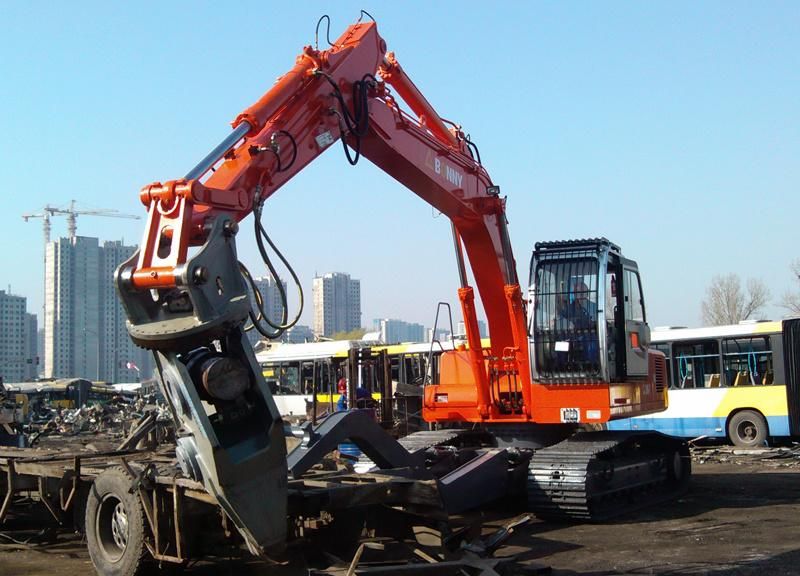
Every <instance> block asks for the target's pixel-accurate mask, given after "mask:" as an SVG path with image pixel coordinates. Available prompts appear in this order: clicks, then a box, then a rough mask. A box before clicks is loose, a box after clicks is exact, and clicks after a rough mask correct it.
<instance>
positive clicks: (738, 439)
mask: <svg viewBox="0 0 800 576" xmlns="http://www.w3.org/2000/svg"><path fill="white" fill-rule="evenodd" d="M768 434H769V430H768V429H767V421H766V420H764V417H763V416H762V415H761V414H759V413H758V412H755V411H753V410H742V411H741V412H737V413H736V414H734V415H733V417H732V418H731V419H730V421H729V422H728V438H730V440H731V442H733V444H734V445H735V446H739V447H740V448H756V447H758V446H764V444H766V442H767V436H768Z"/></svg>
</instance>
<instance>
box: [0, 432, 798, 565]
mask: <svg viewBox="0 0 800 576" xmlns="http://www.w3.org/2000/svg"><path fill="white" fill-rule="evenodd" d="M693 466H694V477H693V480H692V484H691V489H690V491H689V493H688V494H686V495H685V496H684V497H683V498H681V499H679V500H677V501H673V502H669V503H664V504H661V505H658V506H656V507H654V508H651V509H649V510H646V511H640V512H638V513H636V514H634V515H631V516H629V517H624V518H621V519H618V520H617V521H615V522H611V523H606V524H603V525H585V524H584V525H558V524H549V523H545V522H540V521H538V520H533V521H531V522H530V523H528V524H527V525H525V526H524V527H521V528H519V529H517V531H516V532H515V533H514V535H513V536H512V537H511V539H510V540H509V541H508V543H507V546H506V547H505V548H503V549H502V551H501V554H502V555H507V554H517V555H518V557H519V559H520V561H521V562H524V563H530V564H534V565H541V566H545V567H550V569H551V572H550V573H551V574H554V575H556V576H559V575H578V574H580V575H592V576H595V575H601V574H633V575H643V574H670V575H683V574H711V575H715V576H722V575H734V574H735V575H740V574H741V575H749V574H753V575H756V574H757V575H759V576H764V575H773V574H774V575H780V574H800V547H798V544H797V543H798V542H800V522H798V517H800V460H799V459H798V455H797V454H795V453H794V452H793V451H791V450H788V449H783V450H771V451H767V452H759V451H757V452H752V451H745V452H743V453H742V452H738V451H734V450H731V449H726V448H720V447H704V448H700V449H697V450H695V452H694V465H693ZM513 516H516V514H515V513H514V511H503V512H499V511H494V512H491V513H488V514H487V515H486V517H485V522H486V529H487V530H488V529H491V528H492V527H496V526H497V525H500V524H502V523H503V522H504V521H506V520H507V519H508V518H510V517H513ZM31 527H32V525H31V524H30V521H29V522H28V523H27V524H23V523H21V522H20V521H19V520H13V519H12V521H11V522H9V525H7V526H4V527H2V531H0V575H3V576H17V575H20V576H22V575H25V576H39V575H41V576H50V575H52V574H58V575H59V576H84V575H86V574H91V573H93V568H92V565H91V562H90V561H89V558H88V555H87V553H86V550H85V548H84V546H83V544H82V542H81V538H80V536H77V535H74V534H64V533H58V534H55V535H53V537H52V539H51V541H50V542H46V541H45V540H46V538H45V536H43V535H41V534H36V531H35V530H31V529H30V528H31ZM26 528H27V530H26ZM10 538H13V539H15V540H18V541H19V542H20V543H15V542H13V541H11V540H10ZM28 538H31V541H30V543H28V544H25V543H22V542H24V540H26V539H28ZM300 564H302V562H300V563H299V564H298V563H295V564H294V565H290V566H285V567H282V568H275V567H269V566H265V565H263V564H261V563H258V562H255V561H252V560H250V561H243V560H231V559H221V560H218V561H216V562H213V563H208V562H203V563H198V564H194V565H191V566H189V567H188V568H187V569H186V570H185V571H184V573H185V574H187V576H189V575H200V574H202V575H211V574H223V575H225V574H230V575H233V574H236V575H237V576H238V575H240V574H242V575H246V574H257V575H262V574H263V575H274V574H306V573H307V571H306V570H305V569H304V567H303V566H302V565H300ZM153 573H154V574H155V573H158V570H154V571H153Z"/></svg>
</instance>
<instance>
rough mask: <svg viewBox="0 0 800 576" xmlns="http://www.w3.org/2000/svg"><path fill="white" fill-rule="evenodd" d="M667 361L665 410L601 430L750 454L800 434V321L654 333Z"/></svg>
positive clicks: (791, 320)
mask: <svg viewBox="0 0 800 576" xmlns="http://www.w3.org/2000/svg"><path fill="white" fill-rule="evenodd" d="M651 346H652V347H653V348H655V349H656V350H660V351H662V352H663V353H664V354H665V355H666V357H667V372H668V375H667V376H668V381H669V407H668V409H667V410H665V411H663V412H660V413H657V414H650V415H647V416H640V417H635V418H628V419H624V420H617V421H613V422H609V423H608V428H609V429H610V430H630V429H633V430H657V431H660V432H664V433H665V434H670V435H672V436H680V437H685V438H698V437H711V438H726V437H727V438H728V439H729V440H730V441H731V442H732V443H733V444H735V445H737V446H743V447H753V446H760V445H763V444H765V443H766V442H767V441H768V440H769V438H776V437H791V436H798V435H800V392H799V391H798V388H800V318H793V319H787V320H782V321H778V322H743V323H740V324H735V325H728V326H713V327H706V328H664V329H660V328H655V329H654V330H653V332H652V337H651Z"/></svg>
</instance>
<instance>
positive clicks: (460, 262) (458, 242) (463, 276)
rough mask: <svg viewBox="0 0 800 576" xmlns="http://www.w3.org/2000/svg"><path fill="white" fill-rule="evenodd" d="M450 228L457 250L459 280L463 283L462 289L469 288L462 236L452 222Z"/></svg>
mask: <svg viewBox="0 0 800 576" xmlns="http://www.w3.org/2000/svg"><path fill="white" fill-rule="evenodd" d="M450 226H451V228H452V230H453V246H455V249H456V263H457V264H458V280H459V282H461V287H462V288H466V287H467V269H466V268H465V267H464V252H463V251H462V250H461V236H459V235H458V230H456V225H455V223H454V222H453V221H450Z"/></svg>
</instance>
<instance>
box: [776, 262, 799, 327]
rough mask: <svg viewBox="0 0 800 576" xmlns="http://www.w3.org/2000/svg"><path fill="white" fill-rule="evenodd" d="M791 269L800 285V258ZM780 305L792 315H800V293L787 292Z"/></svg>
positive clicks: (793, 263)
mask: <svg viewBox="0 0 800 576" xmlns="http://www.w3.org/2000/svg"><path fill="white" fill-rule="evenodd" d="M791 269H792V274H793V275H794V278H795V280H797V284H798V285H800V258H798V259H797V260H795V261H794V262H792V264H791ZM780 305H781V307H782V308H786V309H787V310H788V311H789V313H790V314H797V315H800V292H791V291H790V292H786V294H784V295H783V298H782V299H781V303H780Z"/></svg>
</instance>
